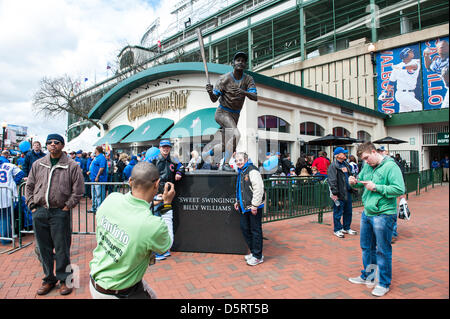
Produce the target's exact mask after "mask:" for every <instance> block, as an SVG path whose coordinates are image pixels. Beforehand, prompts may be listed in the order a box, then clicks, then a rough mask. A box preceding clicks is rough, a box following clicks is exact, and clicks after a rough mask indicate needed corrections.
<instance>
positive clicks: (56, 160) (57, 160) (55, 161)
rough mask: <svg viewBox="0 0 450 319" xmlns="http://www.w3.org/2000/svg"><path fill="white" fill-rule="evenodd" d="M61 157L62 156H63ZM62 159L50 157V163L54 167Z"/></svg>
mask: <svg viewBox="0 0 450 319" xmlns="http://www.w3.org/2000/svg"><path fill="white" fill-rule="evenodd" d="M61 156H62V155H61ZM60 158H61V157H58V158H53V157H51V156H50V163H51V164H52V167H53V166H55V165H56V164H57V163H58V162H59V159H60Z"/></svg>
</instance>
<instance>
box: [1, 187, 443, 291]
mask: <svg viewBox="0 0 450 319" xmlns="http://www.w3.org/2000/svg"><path fill="white" fill-rule="evenodd" d="M448 190H449V189H448V185H444V186H436V187H435V188H434V189H431V188H430V189H429V190H428V192H422V194H421V195H420V196H415V195H411V196H410V199H409V201H408V204H409V207H410V209H411V211H412V220H410V221H403V220H400V221H399V234H400V237H399V240H398V241H397V243H395V244H394V246H393V281H392V286H391V291H390V292H389V294H387V295H386V296H385V297H383V299H389V298H393V299H414V298H432V299H448V298H449V271H448V269H449V267H448V266H449V195H448ZM361 211H362V209H361V208H359V209H356V211H355V212H354V215H353V216H354V217H353V227H352V228H354V229H355V230H359V221H360V217H361ZM331 218H332V214H330V213H328V214H325V216H324V224H317V223H316V221H317V216H307V217H301V218H295V219H291V220H285V221H279V222H272V223H268V224H264V226H263V230H264V236H265V237H266V238H267V240H264V255H265V262H264V263H263V264H261V265H258V266H256V267H250V266H247V264H246V263H245V262H244V260H243V256H241V255H226V254H205V253H200V254H199V253H181V252H173V253H172V257H170V258H168V259H167V260H164V261H160V262H157V264H156V265H154V266H152V267H149V269H148V271H147V273H146V275H145V279H146V280H147V282H149V283H150V284H151V285H152V287H153V289H154V290H155V291H156V293H157V294H158V297H159V298H180V299H185V298H186V299H196V298H215V299H226V298H244V299H246V298H252V299H258V298H262V299H266V298H271V299H274V298H275V299H276V298H289V299H293V298H308V299H309V298H321V299H335V298H344V299H353V298H367V299H372V298H375V297H373V296H372V295H371V294H370V289H369V288H367V287H366V286H364V285H362V286H361V285H352V284H350V283H349V282H348V281H347V277H348V276H357V275H358V274H359V271H360V268H361V251H360V248H359V235H357V236H347V237H346V238H344V239H339V238H337V237H335V236H333V235H332V227H331V224H332V219H331ZM32 239H33V236H32V235H28V236H26V237H25V240H26V241H30V240H32ZM94 247H95V238H94V236H79V235H75V236H73V242H72V250H71V255H72V257H71V261H72V263H73V264H75V265H76V266H77V267H78V268H79V271H80V274H81V276H80V282H79V284H80V288H78V289H75V290H74V292H73V293H72V294H71V295H69V296H60V295H59V293H58V291H57V290H53V291H52V292H51V293H50V294H49V295H47V296H43V297H41V296H37V295H36V293H35V292H36V290H37V289H38V288H39V286H40V284H41V278H42V276H43V272H42V268H41V267H40V264H39V263H38V261H37V259H36V257H35V255H34V252H33V246H28V247H26V248H24V249H22V250H20V251H17V252H15V253H13V254H11V255H7V254H2V255H0V269H1V272H0V299H4V298H28V299H50V298H56V299H63V298H68V299H74V298H76V299H81V298H90V294H89V288H88V273H89V261H90V260H91V258H92V253H91V252H92V250H93V248H94Z"/></svg>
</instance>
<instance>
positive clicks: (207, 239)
mask: <svg viewBox="0 0 450 319" xmlns="http://www.w3.org/2000/svg"><path fill="white" fill-rule="evenodd" d="M236 176H237V174H236V173H235V172H224V171H213V170H204V171H202V170H197V171H195V172H188V173H186V175H185V176H184V177H183V179H182V180H181V181H179V182H177V183H176V186H175V189H176V193H177V195H176V198H175V199H174V201H173V208H174V217H173V222H174V237H175V238H174V243H173V246H172V248H171V250H173V251H183V252H204V253H229V254H246V253H247V250H248V249H247V245H246V243H245V240H244V237H243V235H242V232H241V229H240V214H241V213H240V212H238V211H236V210H235V209H234V202H235V197H236V195H235V194H236Z"/></svg>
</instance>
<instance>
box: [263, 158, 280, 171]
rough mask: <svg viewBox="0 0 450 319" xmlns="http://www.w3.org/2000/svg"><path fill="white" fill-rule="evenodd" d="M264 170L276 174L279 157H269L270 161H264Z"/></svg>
mask: <svg viewBox="0 0 450 319" xmlns="http://www.w3.org/2000/svg"><path fill="white" fill-rule="evenodd" d="M263 168H264V170H266V172H272V171H273V172H275V171H276V170H277V168H278V156H276V155H274V156H271V157H269V159H268V160H266V161H264V163H263Z"/></svg>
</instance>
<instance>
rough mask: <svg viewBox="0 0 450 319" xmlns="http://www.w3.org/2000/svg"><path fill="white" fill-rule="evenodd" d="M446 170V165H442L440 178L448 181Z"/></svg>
mask: <svg viewBox="0 0 450 319" xmlns="http://www.w3.org/2000/svg"><path fill="white" fill-rule="evenodd" d="M448 170H449V168H448V167H444V168H443V169H442V180H443V181H444V182H448Z"/></svg>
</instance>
